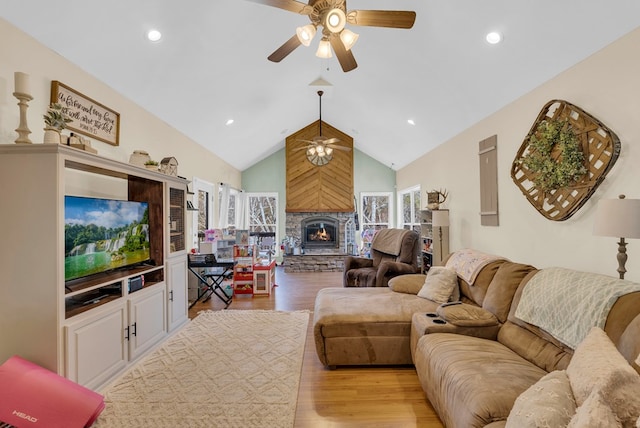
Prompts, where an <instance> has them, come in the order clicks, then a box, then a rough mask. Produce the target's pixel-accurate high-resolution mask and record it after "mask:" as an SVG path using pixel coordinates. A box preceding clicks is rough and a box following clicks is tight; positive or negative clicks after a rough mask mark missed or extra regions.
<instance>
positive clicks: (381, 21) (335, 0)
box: [249, 0, 416, 72]
mask: <svg viewBox="0 0 640 428" xmlns="http://www.w3.org/2000/svg"><path fill="white" fill-rule="evenodd" d="M249 1H252V2H254V3H260V4H264V5H267V6H273V7H277V8H279V9H284V10H288V11H290V12H296V13H299V14H301V15H307V16H308V17H309V19H310V20H311V24H307V25H305V26H303V27H298V28H297V29H296V34H294V35H293V37H291V38H290V39H289V40H287V41H286V42H284V44H283V45H282V46H280V47H279V48H278V49H276V50H275V51H274V52H273V53H272V54H271V55H269V57H268V58H269V60H270V61H273V62H280V61H282V60H283V59H284V58H285V57H286V56H287V55H289V54H290V53H291V52H293V51H294V49H295V48H297V47H298V46H300V45H304V46H309V44H311V40H313V37H314V36H315V35H316V31H317V29H318V27H322V40H321V41H320V44H319V46H318V51H317V52H316V56H318V57H321V58H331V56H332V55H331V49H332V48H333V51H334V52H335V54H336V57H337V58H338V61H339V62H340V66H341V67H342V70H343V71H344V72H347V71H351V70H353V69H354V68H356V67H357V66H358V64H357V63H356V60H355V58H354V56H353V53H352V52H351V47H352V46H353V45H354V44H355V42H356V40H357V39H358V35H357V34H356V33H354V32H353V31H350V30H349V29H347V28H345V25H346V24H347V23H349V24H351V25H362V26H369V27H387V28H405V29H408V28H411V27H413V23H414V22H415V20H416V13H415V12H413V11H402V10H350V11H347V2H346V0H309V4H305V3H302V2H300V1H297V0H249Z"/></svg>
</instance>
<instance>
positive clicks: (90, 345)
mask: <svg viewBox="0 0 640 428" xmlns="http://www.w3.org/2000/svg"><path fill="white" fill-rule="evenodd" d="M79 318H80V319H79V320H77V321H74V322H71V323H69V324H68V325H67V326H66V327H65V331H66V334H65V336H66V348H67V358H66V373H65V374H66V377H67V378H69V379H71V380H72V381H74V382H77V383H79V384H81V385H85V386H86V387H88V388H95V387H97V386H98V385H100V384H102V383H104V382H105V381H106V380H108V379H109V378H110V377H111V376H113V375H115V374H117V373H118V372H120V371H121V370H123V369H124V368H125V367H126V365H127V363H128V346H127V344H126V340H125V338H124V331H125V329H126V328H127V311H126V305H125V303H124V301H123V302H117V303H116V302H112V303H110V304H109V305H108V307H107V305H105V306H104V307H103V308H100V309H97V310H96V311H92V312H91V313H90V314H88V316H80V317H79Z"/></svg>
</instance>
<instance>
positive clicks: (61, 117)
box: [43, 103, 73, 131]
mask: <svg viewBox="0 0 640 428" xmlns="http://www.w3.org/2000/svg"><path fill="white" fill-rule="evenodd" d="M43 117H44V123H45V125H47V128H49V129H54V130H56V131H62V130H63V129H65V128H66V127H67V123H69V122H72V121H73V120H72V119H71V118H69V116H67V115H66V114H65V113H64V111H63V108H62V104H58V103H53V104H51V105H50V106H49V109H48V110H47V114H45V115H44V116H43Z"/></svg>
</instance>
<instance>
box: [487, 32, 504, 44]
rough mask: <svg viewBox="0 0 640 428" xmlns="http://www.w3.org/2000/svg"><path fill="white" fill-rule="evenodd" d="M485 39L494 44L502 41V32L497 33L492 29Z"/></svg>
mask: <svg viewBox="0 0 640 428" xmlns="http://www.w3.org/2000/svg"><path fill="white" fill-rule="evenodd" d="M486 39H487V43H490V44H492V45H495V44H497V43H500V42H501V41H502V34H500V33H498V32H497V31H492V32H490V33H489V34H487V37H486Z"/></svg>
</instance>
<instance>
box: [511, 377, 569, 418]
mask: <svg viewBox="0 0 640 428" xmlns="http://www.w3.org/2000/svg"><path fill="white" fill-rule="evenodd" d="M575 412H576V402H575V399H574V398H573V392H572V391H571V384H570V383H569V377H568V376H567V373H566V372H565V371H564V370H556V371H553V372H551V373H549V374H547V375H546V376H544V377H543V378H542V379H540V380H539V381H538V382H536V383H535V384H533V385H532V386H531V387H529V389H527V390H526V391H525V392H523V393H522V394H520V396H519V397H518V398H517V399H516V402H515V404H514V405H513V409H511V412H510V413H509V417H508V418H507V423H506V428H529V427H530V428H538V427H564V426H567V424H568V423H569V421H570V420H571V418H572V416H573V415H574V414H575Z"/></svg>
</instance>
